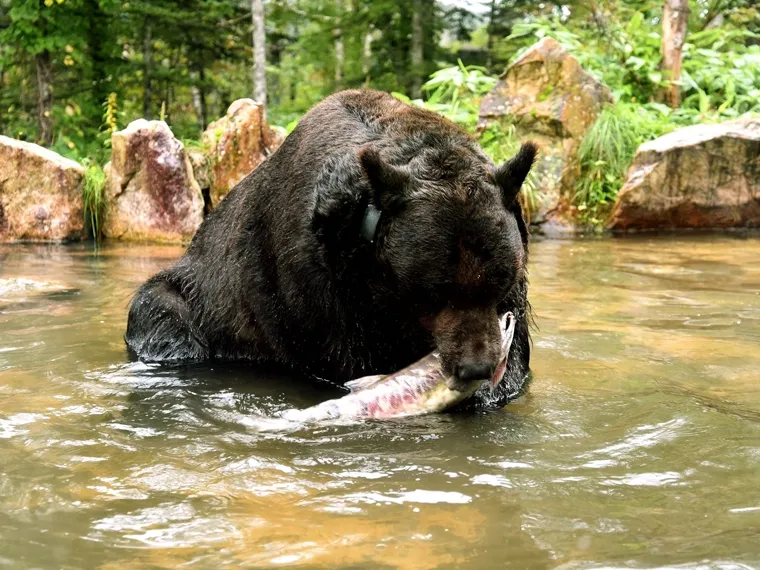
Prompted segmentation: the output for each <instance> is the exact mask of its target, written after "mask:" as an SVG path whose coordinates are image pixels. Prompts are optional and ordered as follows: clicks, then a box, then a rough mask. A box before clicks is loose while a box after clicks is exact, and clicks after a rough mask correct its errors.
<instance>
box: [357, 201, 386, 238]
mask: <svg viewBox="0 0 760 570" xmlns="http://www.w3.org/2000/svg"><path fill="white" fill-rule="evenodd" d="M382 214H383V213H382V212H381V211H380V210H378V209H377V208H376V207H375V205H374V204H373V203H372V202H370V203H369V204H368V205H367V210H366V211H365V212H364V217H363V218H362V227H361V231H360V233H361V236H362V237H363V238H364V239H365V240H367V241H368V242H370V243H374V242H375V234H376V233H377V224H378V223H379V222H380V216H382Z"/></svg>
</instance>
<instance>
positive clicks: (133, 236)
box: [103, 119, 203, 242]
mask: <svg viewBox="0 0 760 570" xmlns="http://www.w3.org/2000/svg"><path fill="white" fill-rule="evenodd" d="M111 150H112V152H111V162H110V163H109V164H108V165H106V174H107V178H106V189H105V198H106V214H105V223H104V224H103V233H104V235H105V236H106V237H108V238H115V239H123V240H138V241H155V242H182V241H187V240H189V239H190V238H191V237H192V236H193V234H194V233H195V230H197V229H198V226H200V224H201V222H202V221H203V196H202V194H201V189H200V187H199V186H198V183H197V182H196V181H195V177H194V176H193V169H192V166H191V164H190V160H189V159H188V157H187V154H186V153H185V149H184V147H183V145H182V143H181V142H180V141H178V140H177V139H176V138H175V137H174V135H173V134H172V132H171V130H170V129H169V127H168V126H167V124H166V123H164V122H163V121H146V120H145V119H139V120H137V121H134V122H132V123H130V124H129V126H127V128H126V129H124V130H122V131H117V132H115V133H114V134H113V135H112V136H111Z"/></svg>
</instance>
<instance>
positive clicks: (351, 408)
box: [280, 313, 515, 423]
mask: <svg viewBox="0 0 760 570" xmlns="http://www.w3.org/2000/svg"><path fill="white" fill-rule="evenodd" d="M500 325H501V331H502V333H501V337H502V343H501V359H500V361H499V365H498V366H497V367H496V370H495V372H494V374H493V376H492V377H491V379H490V384H491V388H492V389H493V388H494V387H495V386H496V385H497V384H498V383H499V382H500V381H501V379H502V378H503V377H504V372H505V370H506V368H507V357H508V355H509V349H510V347H511V346H512V340H513V338H514V334H515V317H514V315H513V314H512V313H507V314H505V315H504V316H503V317H502V318H501V320H500ZM486 382H489V379H487V378H486V379H481V380H474V381H471V382H466V383H463V382H461V381H459V380H458V379H456V378H454V377H453V376H446V375H444V374H443V372H442V370H441V363H440V359H439V356H438V354H437V353H435V352H434V353H432V354H429V355H428V356H426V357H425V358H423V359H421V360H419V361H417V362H415V363H414V364H412V365H410V366H407V367H406V368H404V369H403V370H400V371H398V372H395V373H393V374H389V375H378V376H366V377H364V378H359V379H357V380H352V381H350V382H347V383H346V387H347V388H348V389H349V390H351V392H350V393H349V394H346V395H345V396H343V397H342V398H336V399H333V400H327V401H326V402H322V403H321V404H317V405H316V406H312V407H311V408H306V409H303V410H296V409H291V410H285V411H283V412H280V417H281V418H283V419H286V420H289V421H294V422H303V423H309V422H319V421H325V420H341V419H347V420H360V419H370V418H375V419H385V418H398V417H404V416H414V415H422V414H429V413H435V412H441V411H443V410H446V409H448V408H450V407H452V406H454V405H455V404H458V403H459V402H461V401H463V400H465V399H466V398H469V397H470V396H472V395H473V394H474V393H475V392H476V391H477V390H478V389H479V388H480V387H481V386H482V385H483V384H485V383H486Z"/></svg>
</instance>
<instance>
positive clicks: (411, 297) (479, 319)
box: [358, 143, 536, 387]
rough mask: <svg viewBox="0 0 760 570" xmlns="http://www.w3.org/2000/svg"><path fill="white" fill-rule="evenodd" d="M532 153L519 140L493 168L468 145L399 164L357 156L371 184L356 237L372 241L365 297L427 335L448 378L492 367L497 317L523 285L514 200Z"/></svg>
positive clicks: (477, 374)
mask: <svg viewBox="0 0 760 570" xmlns="http://www.w3.org/2000/svg"><path fill="white" fill-rule="evenodd" d="M535 155H536V147H535V145H533V144H532V143H526V144H524V145H523V146H522V147H521V148H520V150H519V152H518V153H517V154H516V155H515V156H514V157H513V158H512V159H511V160H509V161H507V162H506V163H504V164H502V165H500V166H498V167H496V166H494V165H493V163H491V161H490V160H489V159H488V158H487V157H486V156H485V155H484V154H483V153H482V151H480V149H478V148H477V147H475V146H474V145H473V146H470V145H467V146H459V145H457V146H454V145H440V144H438V145H429V146H426V147H424V148H422V149H421V150H420V151H419V152H418V153H416V154H415V156H414V157H413V158H412V159H411V160H409V161H407V162H404V163H402V164H393V155H392V153H390V154H389V153H385V156H384V153H383V152H382V151H380V150H378V149H377V148H376V147H373V146H371V145H370V146H365V147H363V148H362V149H361V150H360V151H359V155H358V158H359V163H360V165H361V168H362V170H363V172H364V175H365V176H366V179H367V180H368V181H369V185H370V186H371V201H370V202H369V204H368V208H367V210H366V213H365V215H364V218H363V220H362V226H361V229H360V230H361V231H360V233H361V234H362V235H363V236H364V238H365V239H367V240H370V241H372V242H373V245H374V251H375V259H376V262H377V271H376V272H374V276H373V279H372V283H371V284H372V286H373V287H374V294H375V296H376V297H378V298H385V299H386V300H387V302H388V304H392V305H393V306H394V307H403V310H405V311H408V312H409V314H410V315H412V316H413V317H414V318H415V319H417V321H418V322H419V323H420V324H421V325H422V326H423V327H425V328H426V329H427V330H429V331H430V333H431V334H432V336H433V338H434V340H435V344H436V345H437V349H438V352H439V354H440V358H441V362H442V365H443V368H444V372H445V373H447V375H451V376H452V377H453V378H454V379H455V380H454V382H469V381H472V380H477V379H481V378H483V379H485V378H491V377H492V375H493V374H494V371H495V369H496V368H497V364H498V362H499V358H500V356H501V355H500V351H501V331H500V329H499V316H500V315H501V314H503V313H504V312H506V311H507V310H508V309H509V308H510V307H507V299H508V298H509V295H510V292H512V290H513V288H514V287H515V286H516V285H517V284H518V283H520V282H524V281H525V272H526V263H527V239H528V236H527V229H526V226H525V223H524V221H523V219H522V213H521V210H520V206H519V202H518V201H517V195H518V193H519V191H520V188H521V186H522V184H523V182H524V180H525V178H526V177H527V175H528V172H529V171H530V168H531V166H532V164H533V161H534V159H535ZM498 380H500V378H499V379H496V381H498ZM452 387H454V386H452Z"/></svg>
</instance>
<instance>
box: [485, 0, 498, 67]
mask: <svg viewBox="0 0 760 570" xmlns="http://www.w3.org/2000/svg"><path fill="white" fill-rule="evenodd" d="M495 17H496V0H491V12H490V13H489V15H488V28H486V31H487V32H488V44H487V47H486V69H488V70H489V71H491V67H493V23H494V22H493V21H494V18H495Z"/></svg>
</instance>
